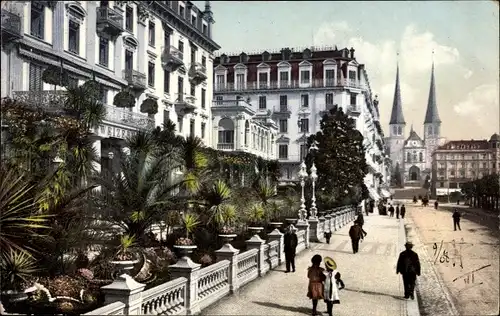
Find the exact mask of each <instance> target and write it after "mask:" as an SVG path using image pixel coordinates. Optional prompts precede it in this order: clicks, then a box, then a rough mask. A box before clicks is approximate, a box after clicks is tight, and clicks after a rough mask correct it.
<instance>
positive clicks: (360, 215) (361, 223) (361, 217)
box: [356, 214, 368, 237]
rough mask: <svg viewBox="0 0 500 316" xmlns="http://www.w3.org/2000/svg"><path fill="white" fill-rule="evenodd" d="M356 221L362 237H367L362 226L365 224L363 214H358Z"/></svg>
mask: <svg viewBox="0 0 500 316" xmlns="http://www.w3.org/2000/svg"><path fill="white" fill-rule="evenodd" d="M356 221H357V222H358V224H359V226H360V227H361V231H362V232H363V235H364V236H365V237H366V235H368V233H367V232H365V230H364V229H363V225H364V224H365V219H364V217H363V214H359V215H358V218H357V219H356Z"/></svg>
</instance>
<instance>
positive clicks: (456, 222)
mask: <svg viewBox="0 0 500 316" xmlns="http://www.w3.org/2000/svg"><path fill="white" fill-rule="evenodd" d="M451 216H452V217H453V229H454V230H457V227H458V230H462V229H461V228H460V217H462V215H461V214H460V213H459V212H458V210H457V209H455V211H454V212H453V215H451Z"/></svg>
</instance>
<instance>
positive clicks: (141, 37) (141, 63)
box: [135, 19, 148, 74]
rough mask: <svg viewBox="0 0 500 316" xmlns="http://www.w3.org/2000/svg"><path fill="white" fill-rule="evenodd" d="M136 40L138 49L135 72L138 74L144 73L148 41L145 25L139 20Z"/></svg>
mask: <svg viewBox="0 0 500 316" xmlns="http://www.w3.org/2000/svg"><path fill="white" fill-rule="evenodd" d="M137 40H138V41H139V47H137V68H135V69H137V71H139V72H140V73H143V74H144V73H146V64H147V58H148V57H147V53H146V47H147V45H148V40H147V38H146V24H145V22H142V21H141V20H140V19H139V21H138V23H137Z"/></svg>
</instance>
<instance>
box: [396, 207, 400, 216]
mask: <svg viewBox="0 0 500 316" xmlns="http://www.w3.org/2000/svg"><path fill="white" fill-rule="evenodd" d="M396 218H397V219H399V204H398V205H396Z"/></svg>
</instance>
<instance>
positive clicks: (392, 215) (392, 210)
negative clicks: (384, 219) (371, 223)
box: [389, 204, 394, 217]
mask: <svg viewBox="0 0 500 316" xmlns="http://www.w3.org/2000/svg"><path fill="white" fill-rule="evenodd" d="M389 214H390V216H391V217H394V206H392V204H390V205H389Z"/></svg>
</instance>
